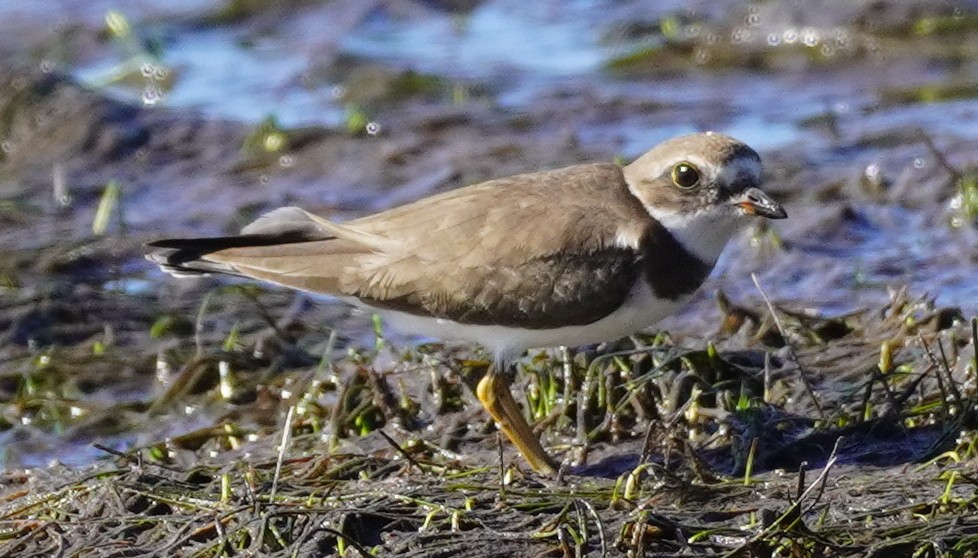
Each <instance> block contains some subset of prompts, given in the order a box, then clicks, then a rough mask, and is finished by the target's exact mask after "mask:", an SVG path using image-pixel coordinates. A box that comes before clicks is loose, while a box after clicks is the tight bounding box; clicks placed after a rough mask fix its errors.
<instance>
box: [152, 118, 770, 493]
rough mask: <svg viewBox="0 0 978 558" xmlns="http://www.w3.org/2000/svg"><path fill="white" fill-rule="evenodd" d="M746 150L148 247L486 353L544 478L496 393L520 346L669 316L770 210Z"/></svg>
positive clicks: (171, 267) (189, 269)
mask: <svg viewBox="0 0 978 558" xmlns="http://www.w3.org/2000/svg"><path fill="white" fill-rule="evenodd" d="M761 173H762V164H761V159H760V156H759V155H758V154H757V152H756V151H754V150H753V149H752V148H750V147H749V146H748V145H746V144H745V143H743V142H741V141H739V140H737V139H734V138H733V137H730V136H728V135H724V134H721V133H716V132H701V133H695V134H689V135H683V136H678V137H674V138H672V139H668V140H666V141H663V142H662V143H659V144H658V145H656V146H655V147H653V148H652V149H651V150H649V151H648V152H646V153H645V154H643V155H641V156H639V157H638V158H637V159H635V160H634V161H633V162H631V163H630V164H628V165H624V166H622V165H619V164H615V163H591V164H579V165H573V166H569V167H565V168H560V169H556V170H548V171H539V172H532V173H526V174H518V175H514V176H510V177H506V178H498V179H494V180H489V181H486V182H482V183H478V184H474V185H470V186H466V187H462V188H459V189H455V190H450V191H447V192H444V193H440V194H435V195H432V196H430V197H426V198H423V199H420V200H418V201H414V202H411V203H408V204H406V205H402V206H400V207H395V208H393V209H388V210H385V211H381V212H379V213H375V214H371V215H366V216H363V217H360V218H357V219H353V220H350V221H345V222H334V221H330V220H328V219H325V218H323V217H320V216H317V215H314V214H312V213H310V212H308V211H305V210H303V209H301V208H298V207H282V208H278V209H275V210H272V211H271V212H269V213H267V214H265V215H262V216H261V217H259V218H258V219H257V220H255V221H254V222H252V223H251V224H249V225H247V226H245V227H244V228H243V229H242V230H241V233H240V234H238V235H231V236H220V237H207V238H174V239H164V240H158V241H155V242H151V243H149V244H148V246H149V247H150V248H151V251H150V252H148V253H147V256H146V257H147V258H148V259H149V260H151V261H153V262H155V263H156V264H158V265H159V266H160V267H161V268H162V269H163V270H164V271H167V272H169V273H171V274H172V275H175V276H178V277H179V276H197V275H208V274H224V275H234V276H239V277H245V278H251V279H257V280H260V281H265V282H269V283H274V284H276V285H280V286H284V287H288V288H292V289H297V290H300V291H308V292H312V293H320V294H325V295H329V296H332V297H334V298H337V299H340V300H342V301H345V302H347V303H350V304H352V305H355V306H359V307H363V308H366V309H369V310H370V311H372V312H375V313H378V314H380V316H381V317H382V319H383V320H384V321H385V322H386V323H387V324H388V325H390V326H392V327H393V328H395V329H397V330H399V331H401V332H403V333H406V334H410V335H417V336H421V337H426V338H437V339H442V340H456V341H463V342H469V343H475V344H478V345H481V346H482V347H484V348H485V349H486V350H487V351H488V352H489V353H490V354H491V356H492V364H491V365H490V366H489V367H488V370H487V372H486V373H485V375H484V376H483V378H482V379H481V380H480V381H479V382H478V384H477V386H476V390H475V391H476V396H477V397H478V399H479V400H480V402H481V403H482V404H483V406H484V407H485V409H486V410H487V411H488V413H489V415H490V416H491V417H492V419H493V420H494V421H495V422H496V423H497V424H498V425H499V428H500V430H501V431H502V432H503V433H504V434H505V435H506V436H507V438H509V439H510V440H511V442H512V443H513V444H514V445H515V446H516V448H517V449H518V450H519V452H520V453H521V454H522V455H523V457H524V458H525V459H526V461H527V463H528V464H529V465H530V467H531V468H532V469H534V470H535V471H537V472H538V473H540V474H542V475H548V476H550V475H555V474H556V473H557V471H558V469H559V466H560V463H559V462H558V461H557V460H555V459H554V458H553V457H551V456H550V454H548V453H547V451H546V450H545V449H544V448H543V446H542V444H541V443H540V440H539V438H538V437H537V436H536V435H534V433H533V430H532V429H531V427H530V425H529V424H528V423H527V420H526V419H525V418H524V416H523V412H522V411H521V409H520V407H519V405H518V404H517V403H516V400H515V399H514V398H513V395H512V392H511V376H512V375H514V374H515V372H516V366H515V363H516V362H517V360H518V358H519V357H520V356H521V355H522V354H523V353H524V352H526V351H527V350H529V349H534V348H546V347H555V346H571V347H574V346H582V345H588V344H594V343H600V342H605V341H614V340H617V339H620V338H622V337H625V336H628V335H631V334H633V333H635V332H637V331H639V330H642V329H644V328H647V327H649V326H651V325H653V324H655V323H656V322H658V321H659V320H661V319H662V318H664V317H666V316H669V315H670V314H673V313H674V312H676V311H677V310H678V309H679V308H680V307H681V306H682V305H683V304H684V303H686V302H687V301H688V300H689V299H690V298H691V297H692V296H693V294H694V293H695V292H696V290H697V289H698V288H699V287H700V285H702V283H703V282H704V280H705V279H706V278H707V276H708V275H709V274H710V272H711V271H712V269H713V267H714V265H715V264H716V262H717V259H718V258H719V256H720V254H721V252H722V251H723V249H724V246H725V245H726V244H727V242H728V240H729V239H731V238H732V237H733V236H734V235H735V234H736V233H737V232H738V231H739V230H741V229H742V228H744V227H745V226H746V225H747V224H748V223H750V222H751V221H752V219H753V218H756V217H762V218H768V219H783V218H785V217H787V213H786V212H785V210H784V208H783V207H782V206H781V205H780V204H779V203H778V202H776V201H775V200H774V199H773V198H772V197H771V196H770V195H768V194H767V193H765V192H764V191H763V190H762V189H761V186H762V177H761Z"/></svg>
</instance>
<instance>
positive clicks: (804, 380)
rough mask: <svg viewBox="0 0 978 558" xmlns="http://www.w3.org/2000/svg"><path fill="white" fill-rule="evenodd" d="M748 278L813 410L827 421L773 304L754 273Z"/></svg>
mask: <svg viewBox="0 0 978 558" xmlns="http://www.w3.org/2000/svg"><path fill="white" fill-rule="evenodd" d="M750 278H751V280H752V281H754V286H755V287H757V292H759V293H761V298H762V299H764V303H765V304H766V305H767V309H768V312H770V313H771V318H772V319H773V320H774V325H775V326H776V327H777V328H778V333H780V334H781V338H782V339H784V344H785V346H786V347H788V351H789V352H790V353H791V359H792V360H794V361H795V365H796V366H798V375H799V376H800V377H801V382H802V384H804V386H805V391H807V392H808V396H809V397H811V399H812V403H813V404H814V405H815V410H816V411H817V412H818V416H819V418H820V419H822V421H823V422H824V421H826V420H828V417H827V416H826V415H825V409H824V408H822V404H821V403H820V402H819V400H818V397H816V396H815V390H814V389H813V388H812V384H811V383H810V382H809V381H808V375H807V374H806V373H805V369H804V367H802V365H801V361H799V360H798V355H797V354H796V353H795V347H794V345H792V344H791V341H789V340H788V333H787V332H786V331H785V329H784V325H782V324H781V318H779V317H778V313H777V311H776V310H775V309H774V304H773V303H772V302H771V299H770V298H768V296H767V293H765V292H764V289H762V288H761V282H760V281H759V280H758V279H757V274H756V273H751V274H750Z"/></svg>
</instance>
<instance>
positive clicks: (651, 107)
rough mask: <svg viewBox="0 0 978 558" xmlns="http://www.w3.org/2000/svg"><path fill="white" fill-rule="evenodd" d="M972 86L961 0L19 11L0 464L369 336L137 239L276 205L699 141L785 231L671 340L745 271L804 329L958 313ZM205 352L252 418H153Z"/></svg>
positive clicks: (443, 186) (154, 435) (705, 300)
mask: <svg viewBox="0 0 978 558" xmlns="http://www.w3.org/2000/svg"><path fill="white" fill-rule="evenodd" d="M976 100H978V3H976V2H974V1H964V0H961V1H943V0H906V1H891V2H887V1H880V0H873V1H855V0H822V1H814V2H813V1H805V0H797V1H766V2H748V1H737V0H722V1H716V0H711V1H699V2H652V1H615V2H612V1H603V0H572V1H569V2H554V1H546V0H545V1H540V2H519V1H516V0H482V1H480V0H457V1H452V0H442V1H439V0H304V1H298V0H297V1H294V2H284V1H280V2H268V1H259V0H175V1H167V2H163V1H149V0H134V1H129V2H124V3H122V2H108V1H102V0H98V1H81V0H78V1H68V0H60V1H50V2H35V1H32V0H4V1H3V2H2V3H0V142H2V143H0V148H2V149H0V401H3V409H4V412H3V414H2V417H0V442H3V444H2V445H3V447H4V454H3V455H2V456H0V465H5V466H7V467H12V466H20V465H32V464H44V463H47V462H49V461H50V460H52V459H58V460H62V461H68V462H70V463H86V462H88V461H90V460H91V459H93V458H94V457H95V456H96V455H100V453H99V451H97V450H95V449H93V448H92V447H91V445H90V444H91V442H92V441H93V440H101V441H103V442H104V443H107V444H109V445H112V446H113V447H119V448H124V447H129V446H131V445H134V444H135V445H140V444H147V443H151V442H154V441H156V440H162V439H169V438H170V437H172V436H175V435H177V434H180V435H182V434H184V433H188V432H190V433H192V432H197V431H198V429H203V430H206V429H207V428H210V427H211V426H212V425H214V424H219V423H221V424H223V422H222V421H225V422H226V418H227V417H228V416H238V415H237V414H236V413H240V412H241V411H240V407H236V406H235V405H238V404H239V403H242V404H243V403H247V404H249V405H252V406H254V408H261V405H263V404H266V403H267V399H263V398H265V397H266V396H267V397H271V396H268V395H267V393H266V392H265V391H263V389H265V388H262V387H261V386H266V387H267V386H268V385H276V386H277V387H276V389H279V390H286V389H287V386H285V387H283V386H282V385H279V384H281V382H283V380H281V379H280V378H282V377H283V376H280V375H279V374H280V373H281V371H282V370H292V369H296V370H305V369H309V367H315V366H316V365H317V364H316V363H317V362H319V360H318V359H319V358H320V357H322V358H323V359H325V360H327V361H328V360H329V359H331V358H333V356H334V353H335V354H336V355H341V356H342V355H344V354H348V352H344V351H348V350H349V347H355V346H358V345H360V344H364V343H366V344H370V343H372V338H373V337H372V336H373V332H374V329H373V327H374V326H373V324H372V322H371V320H370V317H369V316H355V315H351V313H350V311H349V310H348V309H346V308H345V307H343V306H342V305H338V304H335V303H331V302H329V301H312V300H310V299H309V297H307V296H304V295H295V294H292V293H287V292H282V291H279V290H276V289H272V288H265V287H251V286H246V285H241V284H235V283H228V282H220V281H215V280H199V281H185V282H178V281H175V280H173V279H171V278H168V277H166V276H165V275H163V274H162V273H160V272H159V271H158V270H157V269H155V268H154V267H153V266H151V265H150V264H148V263H147V262H145V261H143V259H142V253H143V249H142V244H143V243H144V242H146V241H149V240H152V239H155V238H160V237H164V236H172V235H208V234H218V233H230V232H236V231H237V230H238V229H239V228H240V227H241V226H242V225H243V224H245V223H247V222H248V221H250V220H251V219H253V218H255V217H256V216H258V215H260V214H261V213H262V212H264V211H267V210H269V209H272V208H275V207H278V206H282V205H289V204H296V205H301V206H303V207H305V208H307V209H309V210H311V211H314V212H317V213H319V214H322V215H326V216H330V217H331V218H334V219H346V218H351V217H354V216H357V215H361V214H364V213H368V212H373V211H377V210H381V209H385V208H388V207H391V206H394V205H398V204H401V203H404V202H407V201H411V200H414V199H417V198H420V197H423V196H427V195H430V194H432V193H435V192H438V191H443V190H447V189H451V188H456V187H459V186H463V185H466V184H471V183H474V182H478V181H481V180H485V179H489V178H494V177H500V176H506V175H510V174H514V173H518V172H525V171H534V170H541V169H551V168H556V167H559V166H564V165H568V164H573V163H579V162H593V161H613V160H618V161H628V160H630V159H632V158H634V157H636V156H637V155H639V154H641V153H642V152H644V151H645V150H647V149H649V148H650V147H651V146H653V145H654V144H656V143H657V142H659V141H661V140H663V139H666V138H668V137H671V136H674V135H677V134H682V133H688V132H693V131H699V130H717V131H722V132H725V133H728V134H731V135H734V136H736V137H738V138H739V139H741V140H743V141H745V142H747V143H748V144H750V145H751V146H753V147H754V148H755V149H757V150H758V151H759V152H760V153H761V155H762V158H763V159H764V161H765V165H766V172H767V177H766V178H767V181H768V187H767V188H768V190H769V191H771V192H773V193H774V195H775V196H776V197H778V198H779V199H781V200H782V201H784V202H785V205H786V207H787V209H788V213H789V215H790V219H789V220H787V221H783V222H778V223H776V224H774V226H775V227H776V229H756V230H752V231H749V232H748V233H747V234H745V235H744V237H743V238H739V239H737V240H736V241H735V242H733V243H732V245H731V246H730V248H729V249H728V251H727V253H726V254H725V256H724V258H723V260H722V262H721V265H720V266H719V269H718V270H717V271H716V272H715V273H714V275H713V277H712V278H711V280H710V282H709V284H708V285H707V287H706V288H704V289H703V291H702V293H701V295H699V297H698V298H697V300H696V301H695V302H694V303H693V304H692V305H691V306H690V307H689V308H687V309H686V310H685V311H684V312H683V313H682V314H681V315H680V316H678V317H676V318H673V319H671V320H669V321H668V322H666V323H665V324H664V327H666V328H668V329H669V330H670V331H672V332H673V334H674V335H675V336H676V337H677V338H682V336H683V335H690V336H694V337H698V338H699V339H702V338H704V337H708V336H711V335H714V334H716V332H717V331H718V328H719V326H718V322H719V320H720V317H721V311H720V310H719V309H718V308H717V297H718V292H724V293H728V294H730V295H731V296H732V297H734V298H735V299H737V300H743V299H752V300H756V299H758V298H759V296H760V295H759V293H758V292H757V289H756V288H755V287H754V285H753V283H752V282H751V280H750V273H751V272H755V273H757V275H758V277H759V280H760V283H761V285H762V286H763V287H764V288H765V291H766V293H767V294H768V295H769V296H770V297H771V298H772V299H774V300H776V301H778V302H779V303H782V304H788V305H793V306H794V307H795V308H797V309H798V310H799V311H800V312H802V311H803V312H811V313H813V315H814V314H818V315H840V314H844V313H847V312H851V311H855V310H858V309H864V308H873V307H875V306H878V305H881V304H884V303H886V301H887V300H889V298H890V296H891V294H892V293H893V292H894V291H895V290H898V289H901V288H904V287H905V288H906V289H907V290H908V292H910V293H911V294H912V295H913V296H914V297H923V298H927V297H929V298H930V299H932V300H933V301H935V303H936V304H938V305H940V306H946V307H950V308H955V309H959V310H960V312H962V313H963V314H964V315H966V316H972V315H974V313H975V312H976V311H978V279H976V274H978V262H976V259H978V251H976V248H975V247H976V245H978V244H976V240H978V236H976V233H975V231H976V224H978V221H976V217H978V167H976V165H978V101H976ZM331 332H336V335H335V336H333V337H331ZM214 347H217V348H218V349H220V350H222V351H224V352H223V353H221V354H222V355H225V356H223V357H222V359H223V360H221V359H216V360H215V361H214V362H210V361H207V360H206V359H203V360H201V359H200V358H198V357H200V355H201V354H203V353H206V352H207V351H208V350H209V349H211V348H214ZM215 350H217V349H215ZM227 354H237V355H239V357H240V359H239V360H237V361H236V360H234V359H231V360H230V361H229V360H228V358H226V355H227ZM241 355H245V356H247V357H248V358H247V359H245V358H244V356H241ZM195 359H196V360H195ZM217 360H220V362H224V363H225V366H228V365H227V364H226V363H227V362H231V364H230V367H231V368H233V369H234V370H235V371H237V372H240V373H246V372H251V373H253V374H254V376H253V378H257V379H252V380H249V381H250V382H251V383H252V384H255V385H258V386H259V387H258V388H254V389H252V390H251V391H250V392H249V395H248V396H247V397H244V399H246V400H247V401H243V402H242V401H236V400H234V398H233V397H230V399H231V400H232V401H231V403H232V404H231V405H230V407H229V404H228V402H227V400H228V399H229V397H224V398H223V399H222V398H220V397H218V398H216V399H219V400H220V404H218V403H212V402H208V400H206V398H203V399H196V400H194V402H193V403H186V404H184V407H183V408H184V409H185V410H186V412H181V413H176V414H175V415H173V416H168V418H167V420H166V421H158V420H152V419H153V417H154V416H158V415H154V413H155V412H157V411H159V409H160V408H163V407H169V406H172V405H173V403H174V401H176V400H180V401H184V400H183V399H180V398H179V397H178V396H184V395H187V394H200V393H208V392H209V391H208V390H212V391H213V390H218V387H215V386H223V387H226V386H225V384H222V383H221V382H225V380H226V378H227V370H226V369H224V370H223V371H222V369H221V368H220V366H218V364H217ZM201 363H203V364H201ZM194 366H199V370H198V368H194ZM198 372H199V374H198ZM175 378H176V379H175ZM174 382H176V383H174ZM276 382H278V383H279V384H276ZM174 386H176V387H174ZM223 387H221V389H223ZM227 391H228V393H231V392H234V389H233V386H232V387H228V388H227ZM272 391H274V390H272ZM222 393H223V392H222ZM275 393H276V394H279V393H280V392H278V391H276V392H275ZM225 395H226V394H225ZM191 411H193V412H191ZM248 420H249V421H251V422H253V423H255V424H257V425H258V426H255V429H257V428H258V427H259V426H261V421H262V420H263V419H262V417H261V416H260V415H258V416H255V417H253V418H249V419H248ZM264 420H268V421H271V422H274V421H273V420H272V419H271V418H267V417H266V419H264ZM266 426H267V425H266ZM246 429H247V428H246Z"/></svg>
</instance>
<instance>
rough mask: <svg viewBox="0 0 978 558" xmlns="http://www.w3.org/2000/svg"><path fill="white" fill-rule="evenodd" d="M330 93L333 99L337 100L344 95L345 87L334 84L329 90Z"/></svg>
mask: <svg viewBox="0 0 978 558" xmlns="http://www.w3.org/2000/svg"><path fill="white" fill-rule="evenodd" d="M330 95H332V96H333V100H334V101H339V100H340V99H342V98H343V97H346V87H343V86H342V85H334V86H333V89H332V90H330Z"/></svg>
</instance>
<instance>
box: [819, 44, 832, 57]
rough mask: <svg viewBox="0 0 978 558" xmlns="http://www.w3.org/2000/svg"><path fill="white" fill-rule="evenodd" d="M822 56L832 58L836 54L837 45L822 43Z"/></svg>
mask: <svg viewBox="0 0 978 558" xmlns="http://www.w3.org/2000/svg"><path fill="white" fill-rule="evenodd" d="M821 52H822V56H824V57H826V58H831V57H833V56H835V47H834V46H832V45H822V49H821Z"/></svg>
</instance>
